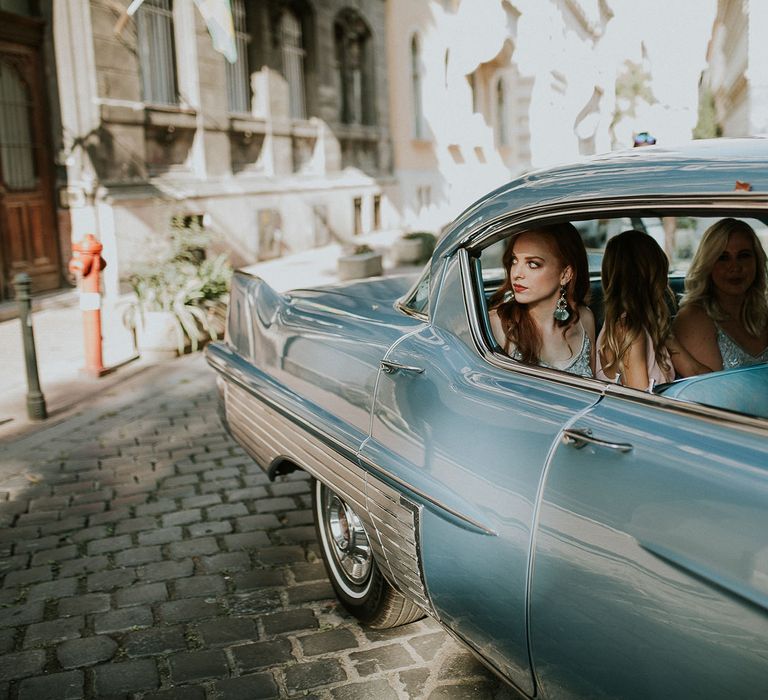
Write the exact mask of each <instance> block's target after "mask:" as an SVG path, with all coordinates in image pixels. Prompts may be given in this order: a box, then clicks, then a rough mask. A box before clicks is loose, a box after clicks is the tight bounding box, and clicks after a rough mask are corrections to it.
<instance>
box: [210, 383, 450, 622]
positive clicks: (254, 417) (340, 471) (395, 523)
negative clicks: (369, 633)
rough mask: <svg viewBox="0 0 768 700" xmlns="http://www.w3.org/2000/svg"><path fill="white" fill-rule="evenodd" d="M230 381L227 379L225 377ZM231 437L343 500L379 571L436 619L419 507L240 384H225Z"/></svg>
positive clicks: (250, 451)
mask: <svg viewBox="0 0 768 700" xmlns="http://www.w3.org/2000/svg"><path fill="white" fill-rule="evenodd" d="M224 376H225V377H227V378H229V376H228V375H224ZM224 409H225V412H226V416H227V421H228V423H229V425H230V429H231V432H232V436H233V437H234V438H235V439H236V440H237V441H238V442H239V443H240V444H241V445H242V446H243V448H244V449H245V451H246V452H248V454H250V455H251V456H252V457H254V459H256V461H257V462H258V463H259V464H260V465H262V468H263V465H265V464H267V465H268V464H271V463H272V462H273V461H274V460H275V459H277V458H282V457H287V458H289V459H291V460H292V461H294V462H296V464H298V465H300V466H301V467H303V468H304V469H305V470H306V471H307V472H309V473H310V474H312V476H314V477H315V478H317V479H319V480H320V481H322V482H323V483H325V484H326V485H327V486H328V487H329V488H331V489H333V490H334V491H335V492H336V493H338V494H339V495H340V496H341V497H342V498H344V499H345V500H346V501H347V502H348V503H349V504H350V506H351V507H352V508H353V509H354V511H355V513H357V515H358V517H359V518H360V520H361V521H362V523H363V526H364V528H365V531H366V533H367V534H368V538H369V541H370V542H371V548H372V551H373V553H374V556H375V557H376V561H377V563H378V564H379V567H380V569H381V571H382V573H383V574H384V576H386V578H387V580H389V581H390V582H391V583H392V585H393V586H395V588H396V589H397V590H399V591H400V592H401V593H403V595H405V596H407V597H408V598H410V599H411V600H413V601H414V602H415V603H416V604H417V605H419V606H421V607H423V608H424V609H425V610H426V611H427V612H429V613H430V614H432V615H434V614H435V613H434V608H433V606H432V604H431V601H430V600H429V597H428V595H427V592H426V588H425V586H424V576H423V571H422V563H421V556H420V549H419V547H418V542H419V535H418V533H417V529H418V527H419V526H420V525H419V523H420V521H419V518H418V513H419V508H420V507H421V506H418V505H416V504H412V503H410V502H408V501H406V500H405V499H404V498H403V496H402V495H401V494H400V492H399V491H396V490H395V489H392V488H391V487H390V486H388V485H387V484H386V483H384V482H383V481H381V480H379V479H378V478H376V477H375V476H374V475H373V474H370V473H368V472H366V471H365V470H364V469H363V468H362V467H361V466H360V465H359V464H357V463H356V461H355V460H354V459H349V458H347V457H345V456H344V455H342V454H339V453H337V452H335V451H334V450H333V448H332V447H330V446H329V445H327V444H323V443H322V442H318V441H315V440H313V439H312V436H311V434H309V433H308V431H306V429H305V427H304V426H302V425H300V424H298V423H297V422H294V421H293V420H291V418H290V417H289V416H288V415H285V414H283V413H281V412H279V411H276V410H274V409H273V408H272V407H271V406H270V405H269V404H268V403H267V402H266V401H263V400H262V397H261V396H259V395H258V394H256V393H254V391H253V390H252V389H251V388H246V387H244V386H242V385H241V384H239V383H237V382H235V381H225V383H224Z"/></svg>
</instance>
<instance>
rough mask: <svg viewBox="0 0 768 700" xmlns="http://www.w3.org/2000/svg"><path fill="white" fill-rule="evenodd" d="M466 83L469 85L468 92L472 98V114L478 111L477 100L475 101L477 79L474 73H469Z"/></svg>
mask: <svg viewBox="0 0 768 700" xmlns="http://www.w3.org/2000/svg"><path fill="white" fill-rule="evenodd" d="M467 82H468V83H469V92H470V94H471V97H472V113H473V114H474V113H475V112H477V111H479V110H478V100H477V77H476V76H475V74H474V73H470V74H469V75H468V76H467Z"/></svg>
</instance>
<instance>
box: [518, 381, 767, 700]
mask: <svg viewBox="0 0 768 700" xmlns="http://www.w3.org/2000/svg"><path fill="white" fill-rule="evenodd" d="M586 431H589V434H587V436H586V438H587V439H586V441H585V440H581V439H579V438H580V435H581V436H583V435H584V434H585V432H586ZM767 437H768V429H767V426H766V421H760V420H758V419H747V418H744V417H740V416H736V415H734V414H732V415H729V414H727V413H726V412H724V411H720V410H712V409H706V408H704V407H695V406H692V405H686V404H683V403H682V402H679V401H675V400H674V399H665V398H664V397H659V396H653V395H645V396H643V395H640V393H639V392H634V391H633V390H631V389H624V388H623V387H610V388H609V389H608V391H607V394H606V396H605V397H604V398H603V399H602V400H601V401H600V402H599V403H598V404H597V405H596V406H594V407H593V408H592V409H590V410H589V411H588V412H587V413H586V414H585V415H583V416H581V417H580V418H578V420H576V421H575V422H574V425H573V427H572V430H569V431H567V432H566V433H565V434H564V436H563V440H561V441H560V443H559V444H558V446H557V448H556V450H555V451H554V454H553V457H552V460H551V463H550V465H549V467H548V469H547V473H546V476H545V483H544V489H543V495H542V500H541V504H540V507H539V512H538V518H537V522H538V526H537V530H536V535H535V558H534V562H533V574H532V579H531V655H532V659H533V663H534V668H535V674H536V677H537V679H538V682H539V684H540V687H541V690H542V691H543V693H542V694H543V696H544V697H550V698H554V697H558V698H559V697H563V695H562V692H563V689H564V688H565V689H568V692H567V694H568V696H569V697H584V698H619V697H620V698H638V699H640V698H660V697H674V698H689V697H690V698H698V699H701V698H725V697H738V698H766V697H768V615H767V613H766V610H767V609H768V440H767V439H766V438H767Z"/></svg>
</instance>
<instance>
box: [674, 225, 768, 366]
mask: <svg viewBox="0 0 768 700" xmlns="http://www.w3.org/2000/svg"><path fill="white" fill-rule="evenodd" d="M767 278H768V274H767V272H766V255H765V251H764V250H763V246H762V245H761V243H760V240H759V239H758V238H757V236H756V235H755V232H754V230H753V229H752V227H751V226H750V225H749V224H747V223H746V222H744V221H740V220H738V219H730V218H729V219H723V220H722V221H718V222H717V223H716V224H714V225H712V226H710V227H709V228H708V229H707V230H706V231H705V232H704V235H703V237H702V239H701V243H700V244H699V247H698V249H697V251H696V254H695V255H694V256H693V261H692V262H691V269H690V270H689V272H688V276H687V277H686V280H685V295H684V296H683V299H682V302H681V307H680V313H679V314H678V315H677V318H676V319H675V324H674V328H675V335H676V336H677V337H678V339H679V340H680V343H681V344H682V345H683V347H685V348H686V350H688V352H690V353H691V355H693V357H694V358H696V359H697V360H698V361H699V362H702V363H703V364H706V365H709V366H710V367H712V369H714V370H720V369H730V368H733V367H744V366H747V365H754V364H759V363H762V362H768V296H767V294H766V279H767Z"/></svg>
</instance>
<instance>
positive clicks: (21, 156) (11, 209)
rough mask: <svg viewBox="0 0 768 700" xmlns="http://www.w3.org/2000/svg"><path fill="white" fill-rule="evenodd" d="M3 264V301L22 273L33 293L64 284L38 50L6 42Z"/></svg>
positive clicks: (0, 194) (2, 75)
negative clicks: (15, 279)
mask: <svg viewBox="0 0 768 700" xmlns="http://www.w3.org/2000/svg"><path fill="white" fill-rule="evenodd" d="M5 16H6V17H8V15H5ZM3 34H4V35H7V28H6V31H4V32H3ZM0 262H1V263H2V264H1V265H0V275H1V276H2V278H1V279H0V298H2V297H5V298H10V297H12V296H13V291H12V283H13V278H14V276H15V275H16V274H17V273H19V272H27V273H29V275H30V276H31V278H32V290H33V292H40V291H45V290H48V289H55V288H57V287H58V286H59V284H60V281H61V279H60V278H61V268H60V261H59V246H58V236H57V233H56V218H55V212H54V203H53V183H52V173H51V157H50V150H49V147H48V139H47V130H46V110H45V92H44V90H43V77H42V68H41V58H40V49H39V47H38V46H35V45H29V44H24V43H15V42H11V41H7V40H4V39H2V38H0Z"/></svg>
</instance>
